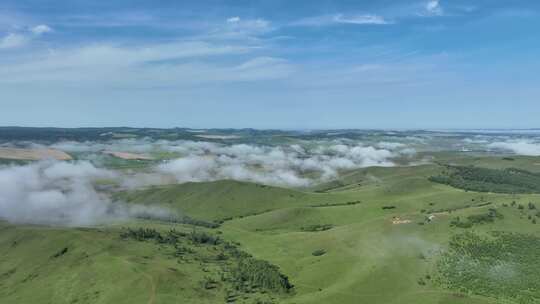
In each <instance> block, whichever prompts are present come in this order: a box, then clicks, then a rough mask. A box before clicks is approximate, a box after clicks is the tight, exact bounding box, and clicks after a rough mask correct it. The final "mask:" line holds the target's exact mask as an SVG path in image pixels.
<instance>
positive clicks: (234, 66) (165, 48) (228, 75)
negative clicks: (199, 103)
mask: <svg viewBox="0 0 540 304" xmlns="http://www.w3.org/2000/svg"><path fill="white" fill-rule="evenodd" d="M252 50H253V48H252V47H251V46H247V45H244V44H217V43H206V42H177V43H170V44H155V45H147V46H136V47H127V46H114V45H103V44H102V45H90V46H84V47H81V48H75V49H64V50H52V51H49V52H48V53H44V54H41V55H35V56H32V57H31V58H30V59H27V58H24V59H23V60H21V62H17V61H14V60H13V61H11V62H6V63H5V64H3V65H2V67H1V68H0V83H9V84H12V83H35V82H36V81H40V82H48V83H49V84H57V85H59V86H61V87H64V86H70V85H75V84H84V85H86V86H93V85H97V86H103V87H115V86H132V87H134V88H146V87H151V88H155V87H164V86H168V87H171V86H178V87H187V86H192V85H197V84H201V83H226V82H235V81H259V80H264V79H275V78H279V77H286V76H287V75H288V74H289V73H290V72H292V66H291V64H290V63H288V62H286V61H284V60H283V59H279V58H272V57H254V58H250V59H246V60H245V61H243V62H237V63H234V62H233V63H227V64H221V63H220V62H217V63H216V62H213V61H211V60H209V59H208V58H209V57H211V56H223V55H238V54H247V53H249V52H251V51H252ZM178 59H183V60H182V61H179V60H178Z"/></svg>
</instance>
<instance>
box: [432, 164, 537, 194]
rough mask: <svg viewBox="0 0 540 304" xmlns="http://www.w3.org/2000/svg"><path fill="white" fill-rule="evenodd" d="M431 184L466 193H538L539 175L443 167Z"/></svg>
mask: <svg viewBox="0 0 540 304" xmlns="http://www.w3.org/2000/svg"><path fill="white" fill-rule="evenodd" d="M430 180H431V181H433V182H437V183H441V184H446V185H450V186H452V187H455V188H459V189H464V190H467V191H478V192H494V193H540V174H538V173H532V172H529V171H526V170H522V169H514V168H507V169H489V168H481V167H474V166H450V165H448V166H445V168H444V170H443V172H442V173H441V174H440V175H436V176H432V177H430Z"/></svg>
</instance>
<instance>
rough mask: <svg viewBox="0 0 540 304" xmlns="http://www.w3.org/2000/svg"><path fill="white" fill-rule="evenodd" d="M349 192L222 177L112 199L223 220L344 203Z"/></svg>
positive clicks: (130, 193)
mask: <svg viewBox="0 0 540 304" xmlns="http://www.w3.org/2000/svg"><path fill="white" fill-rule="evenodd" d="M352 197H353V196H352V195H349V194H339V195H330V194H321V193H308V192H301V191H297V190H291V189H284V188H279V187H272V186H266V185H260V184H254V183H248V182H239V181H232V180H222V181H215V182H203V183H185V184H180V185H168V186H160V187H151V188H149V189H145V190H136V191H129V192H124V193H120V194H118V195H117V196H116V199H119V200H124V201H126V202H129V203H137V204H157V205H162V206H166V207H170V208H173V209H176V210H179V211H181V212H183V213H186V214H187V215H189V216H191V217H194V218H197V219H203V220H225V219H231V218H234V217H242V216H247V215H253V214H258V213H262V212H266V211H271V210H275V209H279V208H288V207H299V206H310V205H318V204H327V203H328V204H331V203H346V202H348V201H351V200H352Z"/></svg>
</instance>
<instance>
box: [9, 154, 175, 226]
mask: <svg viewBox="0 0 540 304" xmlns="http://www.w3.org/2000/svg"><path fill="white" fill-rule="evenodd" d="M115 177H117V174H116V173H114V172H112V171H109V170H105V169H100V168H96V167H95V166H94V165H92V164H91V163H89V162H87V161H79V162H74V163H67V162H58V161H53V162H48V161H47V162H45V161H44V162H38V163H33V164H30V165H25V166H9V167H0V218H1V219H4V220H8V221H11V222H15V223H35V224H52V225H69V226H81V225H82V226H86V225H94V224H98V223H104V222H107V221H111V220H118V219H124V218H130V217H138V216H141V215H145V216H155V217H164V216H166V215H168V214H169V213H168V211H167V210H164V209H161V208H155V207H146V206H139V205H126V204H123V203H121V202H112V201H111V200H110V199H109V198H108V197H107V196H106V195H105V194H103V193H100V192H98V191H96V189H95V188H94V185H93V184H94V182H95V181H97V180H99V179H103V178H115Z"/></svg>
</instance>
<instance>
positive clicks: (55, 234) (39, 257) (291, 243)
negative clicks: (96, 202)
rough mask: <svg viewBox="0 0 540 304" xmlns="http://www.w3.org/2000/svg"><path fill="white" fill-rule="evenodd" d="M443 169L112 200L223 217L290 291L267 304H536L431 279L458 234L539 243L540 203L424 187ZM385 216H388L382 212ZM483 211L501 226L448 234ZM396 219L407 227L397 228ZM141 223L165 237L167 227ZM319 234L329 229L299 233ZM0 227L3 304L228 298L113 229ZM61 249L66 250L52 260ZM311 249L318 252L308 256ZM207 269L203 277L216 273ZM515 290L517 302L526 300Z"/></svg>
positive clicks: (199, 251) (164, 251)
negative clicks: (307, 185) (308, 186)
mask: <svg viewBox="0 0 540 304" xmlns="http://www.w3.org/2000/svg"><path fill="white" fill-rule="evenodd" d="M499 161H502V160H499ZM494 163H495V162H494ZM440 170H441V168H440V167H439V166H437V165H423V166H416V167H396V168H366V169H362V170H356V171H351V172H348V173H347V174H345V175H344V176H343V177H342V178H340V180H339V181H338V182H339V186H338V187H327V188H326V189H323V188H324V187H322V188H316V189H314V190H318V191H323V192H320V193H315V192H302V191H297V190H290V189H283V188H278V187H269V186H262V185H257V184H253V183H245V182H235V181H217V182H209V183H186V184H182V185H170V186H163V187H153V188H148V189H144V190H139V191H131V192H124V193H120V194H118V196H117V198H118V199H123V200H126V201H128V202H131V203H143V204H158V205H164V206H170V207H171V208H174V209H177V210H180V211H182V212H184V213H185V214H186V215H188V216H191V217H194V218H198V219H204V220H223V219H227V221H225V222H224V223H223V224H222V226H221V227H220V228H217V229H213V230H208V231H211V232H212V233H215V234H219V236H220V237H222V238H223V239H226V240H229V241H234V242H238V243H239V244H240V248H241V249H242V250H244V251H246V252H249V253H250V254H252V255H253V256H254V257H255V258H257V259H260V260H265V261H269V262H270V263H272V264H274V265H277V266H279V268H280V270H281V271H282V272H283V273H284V274H285V275H287V276H288V277H289V279H290V281H291V282H292V284H294V285H295V288H294V290H295V291H294V293H293V294H291V295H290V296H287V297H274V300H275V302H279V303H291V304H292V303H295V304H301V303H306V304H307V303H310V304H311V303H321V304H322V303H324V304H333V303H336V304H342V303H373V304H378V303H381V304H388V303H389V304H393V303H395V304H397V303H417V304H432V303H438V304H451V303H452V304H453V303H458V304H459V303H461V304H495V303H508V304H521V303H538V302H539V301H540V299H535V298H533V299H532V302H522V301H521V300H520V299H519V298H515V297H512V296H511V295H510V296H506V295H504V297H503V296H500V295H495V296H494V297H490V296H489V294H486V293H485V292H481V291H478V290H476V289H475V288H476V285H471V284H468V283H467V282H459V281H455V280H453V281H452V282H453V283H454V286H465V288H466V289H464V290H463V291H462V290H460V289H458V288H452V287H448V286H444V285H442V284H440V283H439V282H438V281H437V280H436V279H435V278H437V277H440V276H441V275H444V274H441V270H440V269H439V268H438V266H437V265H438V261H440V259H441V256H443V254H444V253H445V252H447V250H448V248H452V247H451V246H449V242H450V240H451V239H452V236H453V235H460V234H462V233H464V232H474V233H476V234H479V235H489V233H490V232H493V231H505V232H514V233H520V234H528V235H533V236H535V238H527V239H530V240H535V242H536V240H537V239H538V237H540V224H535V223H534V221H533V220H534V219H535V218H538V220H539V221H540V217H538V216H536V213H537V212H538V211H537V209H533V208H529V207H528V206H529V205H528V203H529V202H533V203H536V206H537V207H538V208H540V195H538V194H519V195H515V194H504V193H479V192H473V191H470V192H467V191H463V190H460V189H456V188H453V187H450V186H447V185H442V184H438V183H433V182H431V181H429V177H430V176H432V175H434V174H436V173H438V172H439V171H440ZM333 185H336V183H334V184H333ZM350 202H353V203H352V204H351V203H350ZM512 202H515V204H513V203H512ZM348 203H349V204H348ZM389 206H392V207H394V208H392V209H388V208H383V207H389ZM520 206H522V207H520ZM490 208H494V209H496V210H497V212H498V213H499V214H500V215H501V216H500V217H498V218H497V219H495V220H494V221H490V222H484V223H478V224H475V225H473V226H472V227H470V228H467V229H465V228H460V227H455V226H452V225H451V223H452V221H454V220H455V219H456V218H457V217H460V218H464V219H465V218H469V217H470V216H477V215H482V214H485V213H487V212H489V209H490ZM429 215H434V218H433V219H432V220H431V221H428V220H426V217H427V216H429ZM397 218H399V220H400V221H402V222H397V224H396V219H397ZM131 225H143V224H141V222H138V223H135V224H131ZM144 225H146V226H151V227H154V228H157V229H160V230H162V231H166V230H168V229H169V228H171V227H173V225H171V224H167V223H148V222H144ZM314 225H327V227H328V228H329V229H326V230H324V231H308V230H306V229H305V227H308V226H314ZM174 227H178V228H177V229H184V230H186V229H187V230H186V231H189V230H191V229H192V228H191V227H188V226H183V225H174ZM182 227H184V228H182ZM186 227H187V228H186ZM0 228H1V230H0V299H1V300H5V301H2V303H4V302H5V303H16V304H18V303H29V302H30V303H31V302H36V301H37V302H40V303H177V302H178V301H179V299H182V303H223V302H224V299H225V297H224V296H225V294H224V293H225V291H224V288H218V289H216V290H214V289H211V290H207V289H205V288H202V287H201V284H200V282H201V281H204V279H205V276H207V275H208V272H205V271H204V270H201V269H202V268H201V263H202V261H203V259H196V258H195V257H194V256H192V257H191V258H190V259H188V260H187V261H186V262H185V263H179V262H178V259H177V258H171V255H170V253H171V252H170V250H171V248H170V247H166V246H161V245H160V244H156V243H152V242H135V241H122V240H120V239H119V237H118V235H119V231H120V227H118V226H110V227H101V228H99V229H82V230H81V229H68V228H38V227H27V226H12V225H2V226H0ZM511 244H514V243H511ZM190 246H191V245H190ZM63 248H68V251H67V252H66V253H64V254H61V255H60V256H58V257H56V258H55V257H54V256H55V255H56V254H58V253H59V252H62V249H63ZM535 248H537V247H535ZM519 249H520V248H517V249H516V250H518V251H519ZM193 250H195V252H196V255H197V256H200V257H204V256H208V255H209V254H213V255H215V253H216V251H214V249H213V247H212V246H206V247H205V246H193ZM318 250H324V253H323V254H322V255H314V252H316V251H318ZM488 252H489V251H488ZM497 261H498V260H497ZM212 265H213V264H212ZM212 265H208V266H206V267H205V269H206V270H208V271H209V272H210V273H211V274H216V272H215V271H216V270H215V269H216V268H215V265H214V266H212ZM520 267H521V266H520ZM172 269H174V270H172ZM519 269H525V267H522V268H519ZM474 275H477V274H476V273H474ZM514 275H515V276H514V277H513V279H512V280H513V282H516V281H517V282H519V280H520V279H521V278H525V277H526V278H527V279H528V280H531V278H532V279H538V280H540V275H538V274H535V273H528V274H527V276H522V275H521V274H520V273H519V272H517V273H515V274H514ZM480 277H482V278H483V279H484V280H490V279H493V278H491V277H485V276H480ZM452 278H454V277H452ZM496 279H501V278H496ZM503 279H504V278H503ZM515 286H517V287H515V288H517V289H518V290H517V291H516V293H515V294H523V293H524V292H526V291H523V290H519V288H520V287H519V286H520V285H519V284H518V285H515ZM524 286H525V285H524ZM257 296H259V295H257ZM260 296H263V295H260ZM246 297H247V298H246V299H244V298H243V297H239V298H237V303H239V302H241V301H244V300H245V301H246V302H247V303H257V302H256V301H257V297H254V296H248V295H246ZM41 299H46V301H40V300H41ZM528 299H530V298H528ZM75 300H76V301H75ZM63 301H64V302H63Z"/></svg>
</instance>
